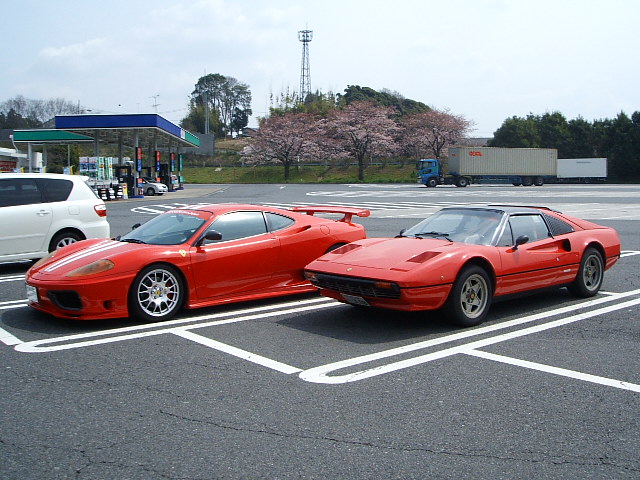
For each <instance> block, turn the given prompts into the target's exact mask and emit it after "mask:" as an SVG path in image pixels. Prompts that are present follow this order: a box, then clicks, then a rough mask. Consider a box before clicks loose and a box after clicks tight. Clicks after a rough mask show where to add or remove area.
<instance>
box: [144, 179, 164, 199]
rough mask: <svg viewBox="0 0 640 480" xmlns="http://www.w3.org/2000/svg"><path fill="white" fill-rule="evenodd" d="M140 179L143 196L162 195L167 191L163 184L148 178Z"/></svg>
mask: <svg viewBox="0 0 640 480" xmlns="http://www.w3.org/2000/svg"><path fill="white" fill-rule="evenodd" d="M141 178H142V190H143V191H144V194H145V195H148V196H151V195H162V194H163V193H167V192H168V191H169V189H168V188H167V186H166V185H165V184H164V183H160V182H156V181H155V180H154V179H153V178H149V177H141Z"/></svg>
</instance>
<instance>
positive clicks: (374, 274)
mask: <svg viewBox="0 0 640 480" xmlns="http://www.w3.org/2000/svg"><path fill="white" fill-rule="evenodd" d="M619 257H620V238H619V237H618V234H617V232H616V231H615V230H614V229H612V228H608V227H603V226H600V225H596V224H595V223H591V222H588V221H585V220H579V219H577V218H573V217H570V216H568V215H563V214H562V213H560V212H557V211H554V210H551V209H548V208H541V207H518V206H469V207H450V208H445V209H443V210H440V211H439V212H437V213H435V214H434V215H432V216H430V217H428V218H427V219H425V220H423V221H422V222H420V223H418V224H417V225H415V226H414V227H412V228H410V229H409V230H406V231H403V232H401V233H400V235H398V236H397V237H395V238H369V239H365V240H360V241H357V242H354V243H350V244H348V245H345V246H344V247H341V248H338V249H336V250H333V251H332V252H330V253H328V254H326V255H324V256H322V257H320V258H318V259H317V260H315V261H313V262H311V263H310V264H309V265H307V267H306V269H305V275H306V277H307V278H308V279H309V280H310V281H311V283H313V284H314V285H316V286H317V287H320V289H321V293H322V294H323V295H326V296H328V297H332V298H335V299H337V300H340V301H342V302H346V303H351V304H354V305H363V306H374V307H383V308H389V309H395V310H434V309H439V308H443V307H444V311H445V313H446V315H447V316H448V317H449V319H450V320H451V321H453V322H454V323H456V324H458V325H461V326H473V325H477V324H479V323H481V322H482V321H483V320H484V318H485V316H486V315H487V312H488V310H489V306H490V305H491V302H492V299H493V298H494V297H501V296H505V295H510V294H519V293H522V292H527V291H533V290H537V289H541V288H545V287H550V286H566V287H568V288H569V290H570V291H571V292H572V293H574V294H575V295H578V296H581V297H590V296H592V295H595V294H596V293H597V292H598V290H600V286H601V285H602V281H603V277H604V271H605V270H607V269H608V268H610V267H611V266H613V264H615V263H616V261H617V260H618V258H619Z"/></svg>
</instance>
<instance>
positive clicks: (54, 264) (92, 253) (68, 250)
mask: <svg viewBox="0 0 640 480" xmlns="http://www.w3.org/2000/svg"><path fill="white" fill-rule="evenodd" d="M144 247H145V245H137V244H133V243H127V242H117V241H115V240H104V239H92V240H83V241H81V242H76V243H73V244H71V245H68V246H66V247H63V248H61V249H60V250H56V251H55V252H54V253H53V254H52V255H51V256H49V257H47V258H46V259H45V260H44V261H42V263H40V262H38V263H36V264H35V265H34V266H33V267H31V269H30V270H29V272H28V275H34V274H37V275H47V276H48V275H55V276H64V275H66V274H67V273H69V272H71V271H73V270H75V269H77V268H80V267H83V266H85V265H89V264H90V263H93V262H95V261H97V260H102V259H110V260H114V259H115V258H116V257H119V256H122V255H124V254H127V253H129V252H132V251H136V255H140V250H141V248H144Z"/></svg>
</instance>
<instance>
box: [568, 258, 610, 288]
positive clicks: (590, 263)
mask: <svg viewBox="0 0 640 480" xmlns="http://www.w3.org/2000/svg"><path fill="white" fill-rule="evenodd" d="M603 280H604V262H603V260H602V255H600V252H599V251H598V250H596V249H595V248H593V247H589V248H587V249H586V250H585V252H584V255H583V256H582V260H581V261H580V267H579V268H578V275H577V276H576V279H575V280H574V281H573V283H572V284H571V285H569V287H568V288H569V291H570V292H571V293H573V294H574V295H575V296H577V297H583V298H588V297H593V296H594V295H595V294H596V293H598V291H599V290H600V287H601V286H602V281H603Z"/></svg>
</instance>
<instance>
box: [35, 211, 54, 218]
mask: <svg viewBox="0 0 640 480" xmlns="http://www.w3.org/2000/svg"><path fill="white" fill-rule="evenodd" d="M50 213H51V212H50V211H49V210H40V211H39V212H36V214H37V215H38V216H40V217H43V216H44V215H49V214H50Z"/></svg>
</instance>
